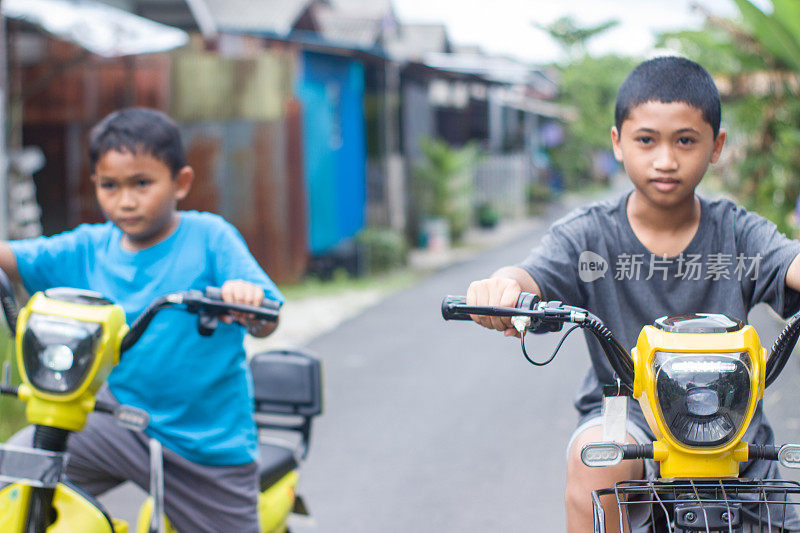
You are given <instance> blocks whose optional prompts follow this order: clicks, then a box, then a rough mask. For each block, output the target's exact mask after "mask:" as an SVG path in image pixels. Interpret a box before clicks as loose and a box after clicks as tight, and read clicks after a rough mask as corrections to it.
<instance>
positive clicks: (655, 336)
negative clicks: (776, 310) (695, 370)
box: [632, 326, 766, 478]
mask: <svg viewBox="0 0 800 533" xmlns="http://www.w3.org/2000/svg"><path fill="white" fill-rule="evenodd" d="M656 352H659V353H675V354H698V355H702V354H743V355H741V356H742V357H745V358H746V360H747V361H748V366H749V370H750V396H749V398H748V399H747V403H746V405H747V408H746V412H745V414H744V418H743V420H742V422H741V423H740V424H739V427H738V429H737V431H736V433H735V435H734V436H733V437H732V438H729V439H726V442H724V443H723V444H720V445H716V446H711V445H709V446H688V445H686V444H684V443H682V442H680V441H679V440H678V439H676V438H675V436H674V435H673V433H672V432H671V431H670V427H669V424H668V421H667V420H665V419H664V416H663V414H662V410H661V407H660V404H659V400H658V391H657V390H656V377H657V376H656V375H655V372H654V364H653V362H654V357H655V355H656ZM632 356H633V361H634V366H635V379H634V384H633V389H634V390H633V395H634V397H635V398H637V399H638V400H639V404H640V405H641V407H642V411H643V412H644V415H645V418H646V419H647V423H648V425H649V426H650V428H651V429H652V431H653V433H654V434H655V436H656V442H655V443H654V456H655V457H654V459H655V460H657V461H660V462H661V477H663V478H673V477H700V478H702V477H735V476H737V475H738V474H739V463H740V462H743V461H746V460H747V444H746V443H742V442H741V440H742V438H743V437H744V433H745V431H746V429H747V427H748V426H749V424H750V422H751V420H752V418H753V412H754V411H755V408H756V405H757V404H758V401H759V400H760V399H761V398H762V397H763V396H764V379H765V368H766V350H764V348H763V347H762V346H761V342H760V341H759V338H758V334H757V333H756V331H755V329H754V328H753V327H752V326H744V327H743V328H742V329H740V330H738V331H732V332H726V333H675V332H668V331H664V330H661V329H658V328H656V327H652V326H645V327H644V328H643V329H642V332H641V334H640V335H639V339H638V341H637V344H636V348H634V350H633V352H632Z"/></svg>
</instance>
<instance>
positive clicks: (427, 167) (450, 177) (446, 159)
mask: <svg viewBox="0 0 800 533" xmlns="http://www.w3.org/2000/svg"><path fill="white" fill-rule="evenodd" d="M419 145H420V149H421V150H422V154H423V156H424V158H423V160H422V162H421V163H419V164H417V165H416V166H415V167H414V178H415V189H416V190H415V197H416V201H417V202H418V204H419V207H420V212H421V214H422V215H423V216H424V217H442V218H445V219H447V222H448V224H449V226H450V238H451V239H452V240H453V242H458V241H459V240H461V237H462V236H463V235H464V232H465V231H466V230H467V228H468V227H469V224H470V222H471V221H472V216H473V213H472V209H473V201H472V195H473V171H474V169H475V164H476V163H477V161H478V158H479V156H480V150H479V148H478V146H477V145H476V144H474V143H469V144H467V145H466V146H464V147H462V148H455V147H453V146H450V145H449V144H448V143H447V142H445V141H442V140H439V139H429V138H422V139H420V142H419Z"/></svg>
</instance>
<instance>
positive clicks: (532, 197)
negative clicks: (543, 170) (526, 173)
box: [526, 181, 552, 214]
mask: <svg viewBox="0 0 800 533" xmlns="http://www.w3.org/2000/svg"><path fill="white" fill-rule="evenodd" d="M526 193H527V200H528V213H530V214H536V213H540V212H541V211H542V209H543V208H544V205H545V204H546V203H547V202H549V201H550V199H551V196H552V194H551V192H550V187H548V186H547V185H546V184H544V183H542V182H539V181H534V182H531V183H529V184H528V189H527V191H526Z"/></svg>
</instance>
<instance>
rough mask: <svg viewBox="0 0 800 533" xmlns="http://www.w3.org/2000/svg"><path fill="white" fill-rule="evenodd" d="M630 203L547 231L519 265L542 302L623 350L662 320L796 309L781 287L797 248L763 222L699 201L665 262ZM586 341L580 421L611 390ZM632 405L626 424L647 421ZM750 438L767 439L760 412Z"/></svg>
mask: <svg viewBox="0 0 800 533" xmlns="http://www.w3.org/2000/svg"><path fill="white" fill-rule="evenodd" d="M629 195H630V193H626V194H624V195H623V196H622V197H621V198H619V199H614V200H611V201H606V202H598V203H594V204H592V205H589V206H587V207H583V208H579V209H577V210H575V211H573V212H571V213H570V214H568V215H567V216H565V217H564V218H562V219H561V220H559V221H557V222H555V223H554V224H553V225H552V226H551V227H550V230H549V231H548V233H547V234H546V235H545V236H544V238H543V239H542V242H541V243H540V244H539V246H537V247H536V248H534V249H533V250H532V251H531V254H530V255H529V256H528V258H527V259H525V261H524V262H523V263H521V264H520V265H519V266H520V267H521V268H523V269H525V270H526V271H528V272H529V273H530V274H531V276H533V279H534V280H536V283H537V284H538V285H539V287H540V288H541V290H542V297H543V299H545V300H562V301H563V302H564V303H567V304H570V305H576V306H579V307H584V308H586V309H588V310H589V311H591V312H592V313H594V314H595V315H597V316H598V317H599V318H600V319H602V320H603V322H605V324H606V325H607V326H608V327H609V328H610V329H611V331H612V332H613V333H614V336H615V337H616V338H617V340H619V342H620V343H621V344H622V346H623V347H625V348H626V349H628V350H630V349H631V348H633V347H634V346H635V345H636V339H637V338H638V336H639V332H640V330H641V329H642V327H644V326H645V325H646V324H652V323H653V321H654V320H655V319H656V318H659V317H661V316H665V315H670V314H676V313H688V312H706V313H723V314H726V315H728V316H731V317H734V318H738V319H740V320H742V321H746V320H747V312H748V311H749V310H750V308H752V307H753V306H754V305H756V304H758V303H760V302H765V303H767V304H769V305H770V306H771V307H772V308H773V309H774V310H775V311H776V312H778V313H779V314H781V315H782V316H788V315H791V314H792V313H794V312H795V311H796V310H797V308H798V306H800V293H797V292H795V291H793V290H791V289H788V288H787V287H786V286H785V280H786V271H787V269H788V268H789V264H790V263H791V262H792V260H793V259H794V257H795V256H797V254H798V253H800V242H797V241H793V240H790V239H788V238H786V237H785V236H784V235H783V234H781V233H779V232H778V231H777V229H776V227H775V225H774V224H772V223H771V222H769V221H768V220H766V219H764V218H763V217H761V216H759V215H756V214H754V213H749V212H747V211H746V210H745V209H743V208H741V207H738V206H737V205H736V204H734V203H732V202H730V201H728V200H713V201H710V200H706V199H703V198H700V206H701V210H700V226H699V228H698V230H697V233H696V234H695V236H694V238H693V239H692V241H691V242H690V243H689V245H688V246H687V247H686V249H685V250H684V251H683V252H682V253H681V254H679V255H678V256H676V257H671V258H670V257H667V258H664V257H660V256H656V255H654V254H652V253H651V252H650V251H649V250H648V249H647V248H645V246H644V245H643V244H642V243H641V241H639V239H638V238H637V237H636V235H635V234H634V233H633V229H632V228H631V225H630V222H629V221H628V216H627V213H626V206H627V201H628V197H629ZM586 338H587V343H588V345H589V353H590V356H591V360H592V366H591V368H590V369H589V372H588V373H587V374H586V377H585V378H584V381H583V384H582V385H581V387H580V389H579V390H578V392H577V395H576V397H575V406H576V408H577V409H578V411H579V412H580V413H581V415H582V417H586V416H587V415H589V414H590V413H595V412H596V411H597V409H599V407H600V405H601V403H602V385H604V384H610V383H613V382H614V379H613V376H614V373H613V370H612V369H611V366H610V365H609V363H608V361H607V360H606V358H605V355H604V353H603V351H602V349H601V348H600V344H599V343H598V342H597V340H596V339H595V338H594V337H593V336H592V335H586ZM632 403H633V404H635V408H634V409H632V414H633V415H634V416H637V417H639V419H640V420H641V421H643V418H642V417H641V411H639V409H638V404H637V403H636V402H632ZM645 427H646V426H645ZM756 432H757V433H758V436H755V434H754V433H756ZM748 435H749V436H750V437H751V438H750V442H759V441H761V442H764V441H766V440H770V439H771V436H772V432H771V429H770V428H769V427H768V426H766V424H765V421H764V419H763V414H762V413H761V409H760V406H759V409H758V410H757V413H756V414H755V417H754V420H753V423H752V425H751V428H750V431H749V432H748Z"/></svg>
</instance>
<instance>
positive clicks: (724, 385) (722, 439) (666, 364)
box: [653, 352, 754, 447]
mask: <svg viewBox="0 0 800 533" xmlns="http://www.w3.org/2000/svg"><path fill="white" fill-rule="evenodd" d="M751 368H752V363H751V360H750V355H749V353H748V352H738V353H670V352H656V354H655V357H654V359H653V372H654V374H655V378H656V379H655V381H656V398H657V402H658V406H659V409H660V411H661V416H662V418H663V420H664V422H665V424H666V425H667V428H668V429H669V431H670V433H671V434H672V436H673V437H674V438H675V439H676V440H678V441H679V442H681V443H682V444H685V445H687V446H702V447H709V446H724V445H725V444H728V443H729V442H730V441H731V440H732V439H733V438H734V437H735V436H736V433H737V432H738V431H739V429H740V428H741V427H742V423H743V422H744V421H745V417H746V416H747V408H748V406H749V405H750V397H751V394H753V390H754V389H753V385H752V380H751V377H752V376H751V373H752V370H751Z"/></svg>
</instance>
